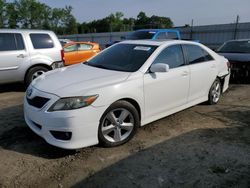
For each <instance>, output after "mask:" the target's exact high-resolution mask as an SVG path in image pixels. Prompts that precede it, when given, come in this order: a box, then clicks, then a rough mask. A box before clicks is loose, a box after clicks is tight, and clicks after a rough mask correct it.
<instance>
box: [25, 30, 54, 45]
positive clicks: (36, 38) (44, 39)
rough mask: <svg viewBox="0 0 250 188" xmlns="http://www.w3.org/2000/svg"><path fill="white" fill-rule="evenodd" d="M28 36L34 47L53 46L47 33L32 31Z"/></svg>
mask: <svg viewBox="0 0 250 188" xmlns="http://www.w3.org/2000/svg"><path fill="white" fill-rule="evenodd" d="M30 38H31V41H32V44H33V47H34V48H35V49H44V48H53V47H54V43H53V40H52V39H51V37H50V36H49V35H48V34H40V33H32V34H30Z"/></svg>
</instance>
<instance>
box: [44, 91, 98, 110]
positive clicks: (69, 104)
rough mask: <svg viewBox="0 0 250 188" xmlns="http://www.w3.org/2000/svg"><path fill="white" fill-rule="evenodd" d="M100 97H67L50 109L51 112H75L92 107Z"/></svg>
mask: <svg viewBox="0 0 250 188" xmlns="http://www.w3.org/2000/svg"><path fill="white" fill-rule="evenodd" d="M97 97H98V95H91V96H84V97H67V98H61V99H59V100H58V101H56V102H55V103H54V104H53V105H52V106H51V107H50V108H49V110H48V111H49V112H53V111H60V110H74V109H78V108H83V107H86V106H89V105H91V104H92V103H93V102H94V101H95V100H96V99H97Z"/></svg>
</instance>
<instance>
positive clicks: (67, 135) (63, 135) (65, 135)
mask: <svg viewBox="0 0 250 188" xmlns="http://www.w3.org/2000/svg"><path fill="white" fill-rule="evenodd" d="M50 133H51V134H52V135H53V136H54V137H55V138H56V139H58V140H70V139H71V137H72V132H62V131H50Z"/></svg>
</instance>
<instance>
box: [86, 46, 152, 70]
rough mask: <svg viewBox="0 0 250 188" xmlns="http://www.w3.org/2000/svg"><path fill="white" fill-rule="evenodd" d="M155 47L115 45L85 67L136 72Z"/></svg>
mask: <svg viewBox="0 0 250 188" xmlns="http://www.w3.org/2000/svg"><path fill="white" fill-rule="evenodd" d="M156 48H157V46H152V45H138V44H117V45H115V46H112V47H110V48H109V49H107V50H105V51H104V52H102V53H100V54H98V55H97V56H95V57H94V58H92V59H90V60H89V61H88V62H87V65H89V66H93V67H98V68H103V69H108V70H116V71H124V72H135V71H137V70H138V69H139V68H140V67H141V66H142V65H143V64H144V63H145V61H146V60H147V59H148V58H149V56H150V55H151V54H152V53H153V52H154V51H155V49H156Z"/></svg>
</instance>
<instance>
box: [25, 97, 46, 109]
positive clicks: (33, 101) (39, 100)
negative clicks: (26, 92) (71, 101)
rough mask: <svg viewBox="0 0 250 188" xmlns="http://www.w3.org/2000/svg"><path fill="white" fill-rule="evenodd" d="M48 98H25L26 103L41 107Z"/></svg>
mask: <svg viewBox="0 0 250 188" xmlns="http://www.w3.org/2000/svg"><path fill="white" fill-rule="evenodd" d="M49 100H50V99H48V98H45V97H39V96H37V97H34V98H33V99H29V98H27V101H28V103H29V104H30V105H31V106H34V107H36V108H42V107H43V106H44V105H45V104H46V103H47V102H48V101H49Z"/></svg>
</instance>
